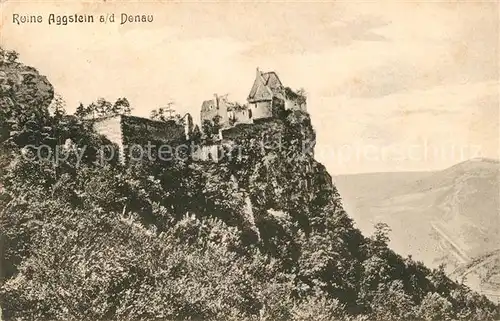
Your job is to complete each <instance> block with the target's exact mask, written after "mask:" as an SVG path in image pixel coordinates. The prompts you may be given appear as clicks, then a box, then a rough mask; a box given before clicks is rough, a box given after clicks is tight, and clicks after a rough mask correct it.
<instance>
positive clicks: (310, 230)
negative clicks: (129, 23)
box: [0, 50, 499, 321]
mask: <svg viewBox="0 0 500 321" xmlns="http://www.w3.org/2000/svg"><path fill="white" fill-rule="evenodd" d="M1 54H2V57H1V58H2V59H0V61H1V63H2V64H1V66H0V72H2V74H1V75H2V77H3V78H2V92H1V99H2V101H1V104H2V105H1V108H2V112H1V114H0V117H1V118H0V124H1V126H2V133H5V134H4V135H3V136H2V142H1V143H2V147H1V148H2V164H3V165H2V172H1V177H0V181H1V182H2V184H3V186H4V189H3V190H2V192H1V195H0V208H1V214H0V232H1V237H2V243H3V246H2V248H3V250H4V253H3V256H4V257H3V260H2V265H1V266H2V272H3V277H2V281H1V285H0V300H1V301H0V305H1V308H2V311H3V318H4V319H6V320H26V319H30V320H45V319H51V320H67V319H71V320H110V319H111V320H153V319H159V320H186V319H191V320H304V321H305V320H478V321H479V320H495V319H496V318H497V317H498V312H499V310H498V307H497V306H495V305H494V304H493V303H491V302H490V301H488V300H487V299H486V298H485V297H483V296H480V295H478V294H476V293H474V292H472V291H471V290H470V289H468V288H467V287H466V286H463V285H460V284H457V283H454V282H452V281H451V280H450V279H449V278H448V277H447V276H446V275H445V273H444V270H443V269H434V270H431V269H428V268H426V267H425V266H424V265H423V264H422V263H419V262H416V261H414V260H412V259H411V258H404V257H401V256H399V255H398V254H396V253H395V252H393V251H392V250H390V249H389V248H388V242H389V239H388V237H387V235H388V234H387V233H388V230H387V226H386V225H384V224H379V225H377V226H376V229H375V233H374V234H373V235H372V236H371V237H366V236H364V235H362V234H361V232H360V231H359V230H358V229H356V228H354V226H353V222H352V220H351V219H350V218H349V216H348V215H347V214H346V212H345V211H344V210H343V208H342V204H341V198H340V195H339V194H338V192H337V189H336V188H335V186H334V185H333V184H332V180H331V177H330V175H329V174H328V173H327V171H326V169H325V167H324V166H323V165H321V164H319V163H318V162H317V161H315V159H314V153H313V148H314V142H315V132H314V130H313V128H312V126H311V121H310V117H309V115H308V114H307V113H305V112H301V111H295V112H288V113H287V114H285V115H283V117H282V118H280V119H276V120H272V121H269V122H265V123H262V124H260V125H259V126H255V127H248V128H247V127H245V130H241V132H240V133H239V134H238V135H235V136H234V137H232V138H231V143H232V144H233V146H237V147H238V148H239V149H238V152H234V153H229V154H227V155H226V156H227V157H225V158H224V159H223V161H222V162H220V163H212V162H194V161H192V160H190V159H182V160H181V159H179V160H174V161H172V162H168V163H162V162H156V161H151V162H136V163H134V164H127V165H123V164H121V163H119V162H116V160H114V159H113V160H111V161H104V160H103V158H102V155H100V153H99V150H100V147H101V146H102V145H104V144H107V142H106V140H105V138H104V137H99V136H97V135H96V134H95V133H94V132H93V131H92V130H91V127H90V126H88V125H87V123H86V122H83V121H82V120H80V119H79V118H78V117H68V116H67V115H65V112H64V110H62V108H59V107H60V106H59V107H58V108H55V109H52V110H51V108H49V103H50V101H51V99H50V98H52V96H53V90H52V88H51V86H50V84H48V83H46V80H45V78H44V77H42V76H40V75H38V73H37V72H33V75H34V76H33V78H31V80H30V82H29V83H27V82H26V81H21V82H19V81H18V82H17V85H15V86H14V85H13V82H14V80H15V79H17V78H16V77H17V74H22V73H23V71H24V70H25V69H26V68H28V67H25V66H24V65H22V64H21V63H19V62H17V60H16V58H17V57H16V55H14V54H12V53H10V52H8V51H4V50H2V51H1ZM42 83H43V84H44V86H42ZM30 86H35V87H30ZM75 86H78V84H75ZM28 88H38V89H39V90H28ZM13 97H16V99H13ZM19 97H20V98H19ZM18 98H19V99H18ZM51 106H53V104H52V105H51ZM68 139H70V140H71V141H72V142H73V143H72V144H69V145H68V146H67V147H66V148H56V147H57V146H60V144H64V143H65V142H67V141H68ZM192 139H195V140H198V139H199V138H198V137H194V138H192ZM278 142H279V143H278ZM191 143H192V142H191V141H186V144H189V145H191ZM194 143H200V142H199V141H196V142H194ZM28 145H34V146H42V145H43V146H47V147H44V148H43V151H44V153H43V156H44V157H38V156H37V155H33V149H29V148H27V146H28ZM304 146H306V148H304ZM39 150H42V149H39ZM56 155H57V156H58V161H57V162H54V158H55V156H56ZM79 155H84V157H83V158H82V161H81V162H79V161H78V160H79V157H78V156H79ZM35 156H37V157H35Z"/></svg>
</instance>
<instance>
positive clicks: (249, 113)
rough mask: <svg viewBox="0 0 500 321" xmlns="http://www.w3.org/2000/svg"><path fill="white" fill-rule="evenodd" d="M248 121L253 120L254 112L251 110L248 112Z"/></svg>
mask: <svg viewBox="0 0 500 321" xmlns="http://www.w3.org/2000/svg"><path fill="white" fill-rule="evenodd" d="M248 119H252V110H251V109H249V110H248Z"/></svg>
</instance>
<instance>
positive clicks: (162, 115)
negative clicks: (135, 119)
mask: <svg viewBox="0 0 500 321" xmlns="http://www.w3.org/2000/svg"><path fill="white" fill-rule="evenodd" d="M173 106H174V102H173V101H170V102H168V103H167V107H160V108H158V109H154V110H152V111H151V113H150V116H149V117H150V118H151V119H154V120H159V121H169V120H173V119H174V120H179V119H180V115H179V114H177V113H176V112H175V109H174V108H173Z"/></svg>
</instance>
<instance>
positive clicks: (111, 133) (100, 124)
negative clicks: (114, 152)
mask: <svg viewBox="0 0 500 321" xmlns="http://www.w3.org/2000/svg"><path fill="white" fill-rule="evenodd" d="M93 127H94V130H95V131H96V133H98V134H99V135H103V136H104V137H106V139H107V140H109V141H110V142H111V143H113V144H116V145H117V146H118V153H119V155H120V156H119V157H120V159H121V160H123V157H124V141H123V131H122V116H120V115H117V116H112V117H106V118H101V119H97V120H94V121H93Z"/></svg>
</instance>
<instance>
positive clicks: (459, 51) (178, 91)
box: [0, 0, 500, 175]
mask: <svg viewBox="0 0 500 321" xmlns="http://www.w3.org/2000/svg"><path fill="white" fill-rule="evenodd" d="M0 6H1V11H2V21H1V23H0V32H1V33H0V44H1V46H2V47H5V48H6V49H11V50H12V49H13V50H16V51H18V52H19V54H20V60H21V61H22V62H24V63H26V64H28V65H32V66H34V67H35V68H37V69H38V70H39V71H40V73H42V74H44V75H46V76H47V77H48V79H49V80H50V81H51V83H52V84H53V85H54V87H55V91H56V92H57V93H58V94H60V95H62V97H63V98H64V99H65V101H66V103H67V106H68V110H69V111H72V110H74V109H75V108H76V106H77V105H78V104H79V103H80V102H82V103H84V104H88V103H90V102H92V101H94V100H96V99H97V98H99V97H104V98H106V99H109V100H115V99H116V98H118V97H127V98H128V99H129V101H130V102H131V104H132V106H133V107H134V114H136V115H139V116H147V115H149V112H150V111H151V110H152V109H155V108H158V107H162V106H165V105H166V104H167V103H168V102H170V101H174V102H175V106H176V109H177V111H178V112H179V113H185V112H189V113H191V114H192V115H193V116H194V118H195V120H196V119H199V111H200V107H201V103H202V101H203V100H206V99H210V98H211V97H213V95H214V93H218V94H228V95H229V99H231V100H235V101H239V102H245V99H246V97H247V95H248V92H249V91H250V88H251V85H252V83H253V80H254V77H255V69H256V68H257V67H259V68H260V70H262V71H270V70H273V71H276V72H277V73H278V75H279V77H280V79H281V81H282V82H283V83H284V85H286V86H289V87H292V88H295V89H298V88H304V89H305V90H306V92H307V96H308V98H307V99H308V111H309V113H310V114H311V118H312V122H313V125H314V127H315V130H316V133H317V145H316V158H317V159H318V160H319V161H321V162H322V163H324V164H325V165H326V166H327V168H328V170H329V171H330V173H331V174H332V175H338V174H347V173H360V172H381V171H382V172H385V171H420V170H437V169H443V168H446V167H448V166H451V165H454V164H456V163H458V162H460V161H463V160H466V159H469V158H474V157H487V158H495V159H498V157H499V149H500V146H499V135H500V133H499V122H500V120H499V87H498V85H499V75H498V73H499V51H498V48H499V27H498V21H499V12H498V3H496V2H477V1H476V2H456V1H453V2H451V1H450V2H448V3H445V2H432V3H431V2H416V1H412V2H390V1H377V2H304V3H297V2H293V3H292V2H289V3H286V2H283V1H282V2H274V3H249V2H239V3H228V2H210V3H195V2H189V3H178V2H176V3H173V2H170V3H166V2H160V1H154V2H147V3H138V2H130V3H126V4H124V3H121V4H117V3H115V2H113V1H109V0H108V1H106V2H90V1H87V2H85V3H81V2H80V3H78V2H63V1H58V2H55V1H53V2H50V3H42V2H38V3H35V2H33V1H31V2H30V3H26V2H24V3H23V2H14V1H4V2H3V3H0ZM14 13H17V14H20V15H23V14H25V15H26V14H28V15H33V14H40V15H42V16H43V19H44V22H43V23H41V24H22V25H17V24H14V23H12V22H13V19H12V15H13V14H14ZM50 13H54V14H59V15H62V14H75V13H78V14H87V15H90V14H93V15H94V16H95V17H98V16H99V15H101V14H111V13H114V14H115V17H116V19H117V20H120V19H119V18H120V16H121V14H122V13H125V14H152V15H154V21H153V22H152V23H141V24H131V23H126V24H120V23H119V21H117V22H115V23H108V24H101V23H94V24H69V25H66V26H57V25H48V23H47V17H48V14H50ZM96 19H97V18H96Z"/></svg>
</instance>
